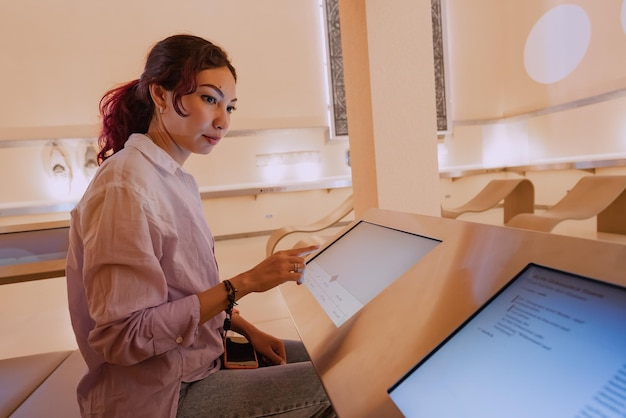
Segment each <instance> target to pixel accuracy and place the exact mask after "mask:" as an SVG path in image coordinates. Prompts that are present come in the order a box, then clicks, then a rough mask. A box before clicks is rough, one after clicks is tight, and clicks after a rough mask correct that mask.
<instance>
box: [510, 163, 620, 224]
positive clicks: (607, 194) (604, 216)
mask: <svg viewBox="0 0 626 418" xmlns="http://www.w3.org/2000/svg"><path fill="white" fill-rule="evenodd" d="M593 216H597V230H598V232H609V233H614V234H626V176H602V175H595V176H585V177H583V178H581V179H580V180H579V181H578V182H577V183H576V184H575V185H574V187H572V189H571V190H570V191H569V192H568V193H567V194H566V195H565V196H564V197H563V198H562V199H561V200H559V201H558V202H557V203H556V204H555V205H554V206H552V207H550V208H549V209H547V210H546V211H544V212H540V213H534V214H529V213H522V214H519V215H516V216H514V217H513V218H511V219H510V220H509V221H508V222H506V223H505V224H506V225H507V226H511V227H515V228H523V229H531V230H535V231H544V232H550V231H552V229H554V227H555V226H556V225H558V224H559V223H560V222H562V221H564V220H567V219H574V220H583V219H589V218H591V217H593Z"/></svg>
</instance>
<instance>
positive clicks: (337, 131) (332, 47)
mask: <svg viewBox="0 0 626 418" xmlns="http://www.w3.org/2000/svg"><path fill="white" fill-rule="evenodd" d="M443 1H445V0H431V16H432V27H433V57H434V72H435V97H436V107H437V133H438V134H440V135H441V134H444V133H446V132H447V131H448V129H449V115H448V106H447V95H446V80H447V75H446V65H445V61H446V60H445V57H446V47H445V27H444V23H445V22H444V13H443V5H442V2H443ZM322 8H323V13H324V24H325V28H326V43H327V45H326V51H327V65H328V78H329V87H330V92H329V93H330V94H329V96H330V106H329V111H330V117H329V119H330V137H331V138H338V137H347V135H348V112H347V107H346V95H345V83H344V73H343V55H342V49H341V25H340V22H339V0H323V4H322Z"/></svg>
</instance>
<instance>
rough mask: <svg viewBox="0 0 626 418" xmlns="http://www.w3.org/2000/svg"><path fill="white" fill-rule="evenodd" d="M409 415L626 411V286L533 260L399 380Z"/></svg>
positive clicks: (393, 393) (397, 391)
mask: <svg viewBox="0 0 626 418" xmlns="http://www.w3.org/2000/svg"><path fill="white" fill-rule="evenodd" d="M388 393H389V395H390V397H391V399H392V401H393V402H394V403H395V404H396V405H397V406H398V408H399V409H400V411H401V412H402V413H403V414H404V415H405V416H406V417H431V418H437V417H461V416H463V417H470V418H471V417H481V418H484V417H535V418H537V417H546V418H548V417H549V418H553V417H618V416H624V414H625V413H626V406H625V405H626V289H625V288H623V287H620V286H616V285H612V284H607V283H604V282H600V281H597V280H594V279H591V278H587V277H582V276H579V275H575V274H571V273H567V272H563V271H559V270H555V269H551V268H548V267H543V266H540V265H537V264H529V265H528V266H527V267H526V268H525V269H523V270H522V271H521V272H520V273H519V274H518V275H517V276H516V277H515V278H513V279H512V280H511V281H510V282H509V283H508V284H507V285H506V286H505V287H504V288H503V289H502V290H500V291H499V292H498V293H497V294H496V295H495V296H494V297H492V298H491V299H490V300H489V301H488V302H487V303H486V304H485V305H483V307H481V308H480V309H479V310H478V311H477V312H476V313H475V314H474V315H472V316H471V317H470V318H469V319H468V320H467V321H465V323H464V324H463V325H461V326H460V327H459V328H458V329H457V330H456V331H454V332H453V333H452V335H451V336H449V337H448V338H447V339H446V340H445V341H444V342H443V343H441V344H440V345H439V346H438V347H437V348H436V349H435V350H433V352H431V353H430V354H429V355H428V356H426V357H425V358H424V359H422V360H421V361H420V362H418V363H417V364H416V365H415V366H414V367H413V368H412V369H411V370H410V371H408V372H407V373H406V374H405V375H404V376H403V377H402V378H401V379H400V380H399V381H398V382H397V383H395V384H394V385H393V386H392V387H391V388H389V390H388Z"/></svg>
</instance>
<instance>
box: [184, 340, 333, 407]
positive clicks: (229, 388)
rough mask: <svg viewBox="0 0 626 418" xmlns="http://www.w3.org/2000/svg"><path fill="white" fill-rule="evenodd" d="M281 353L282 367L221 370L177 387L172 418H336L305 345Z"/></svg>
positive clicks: (290, 344)
mask: <svg viewBox="0 0 626 418" xmlns="http://www.w3.org/2000/svg"><path fill="white" fill-rule="evenodd" d="M285 350H286V352H287V364H285V365H281V366H267V367H259V368H258V369H222V370H220V371H218V372H217V373H213V374H212V375H210V376H208V377H206V378H205V379H202V380H199V381H197V382H193V383H182V385H181V389H180V400H179V401H178V413H177V418H192V417H193V418H200V417H211V418H217V417H275V416H280V417H285V418H309V417H320V418H321V417H324V418H325V417H335V416H336V415H335V412H334V411H333V408H332V406H331V405H330V401H329V400H328V397H327V396H326V392H325V391H324V388H323V387H322V384H321V382H320V380H319V377H318V376H317V373H316V372H315V369H314V368H313V365H312V364H311V362H310V361H309V356H308V355H307V353H306V350H305V349H304V345H303V344H302V343H301V342H300V341H285Z"/></svg>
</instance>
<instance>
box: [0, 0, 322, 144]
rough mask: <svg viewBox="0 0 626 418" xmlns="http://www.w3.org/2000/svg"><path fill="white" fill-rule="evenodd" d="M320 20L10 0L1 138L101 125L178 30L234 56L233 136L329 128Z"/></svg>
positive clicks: (5, 10) (185, 0)
mask: <svg viewBox="0 0 626 418" xmlns="http://www.w3.org/2000/svg"><path fill="white" fill-rule="evenodd" d="M319 13H320V9H319V6H318V1H317V0H306V1H297V2H294V1H291V0H266V1H262V2H259V1H255V0H242V1H237V2H227V1H217V0H207V1H195V0H180V1H176V2H162V1H161V2H136V1H132V2H128V1H124V0H110V1H106V2H99V1H97V2H93V1H80V0H58V1H53V2H42V1H39V0H24V1H19V2H2V5H0V31H1V34H2V36H0V51H2V65H1V66H0V90H1V91H2V92H3V100H2V101H1V102H0V134H1V133H2V129H6V128H12V127H17V128H22V127H24V128H28V127H42V126H43V127H50V126H52V127H55V126H76V125H79V126H80V125H93V124H96V123H97V121H98V120H97V104H98V101H99V99H100V97H101V96H102V94H103V93H104V91H105V90H106V89H108V88H110V87H112V86H113V85H115V84H118V83H121V82H124V81H127V80H130V79H133V78H138V77H139V75H140V73H141V70H142V68H143V63H144V58H145V55H146V53H147V51H148V49H149V48H150V47H151V46H152V44H153V43H154V42H156V41H157V40H159V39H161V38H163V37H165V36H167V35H170V34H173V33H177V32H188V33H193V34H196V35H200V36H203V37H206V38H208V39H211V40H214V41H215V42H217V43H218V44H220V45H222V46H223V47H224V48H225V49H226V50H227V51H228V52H229V53H230V55H231V57H232V60H233V63H234V65H235V66H236V67H237V69H238V71H239V77H240V80H239V83H238V96H239V99H240V100H239V103H238V108H239V110H238V111H237V114H236V116H235V117H234V119H233V126H232V128H233V129H260V128H270V127H271V128H276V127H281V128H284V127H309V126H324V125H326V101H325V92H324V86H325V81H324V74H325V72H324V71H325V69H324V66H323V62H322V58H323V57H322V56H321V55H320V53H319V51H320V49H321V45H322V42H323V40H322V36H321V30H322V27H321V25H320V21H319V19H318V16H319ZM2 136H3V135H0V137H2ZM2 139H5V138H2ZM10 139H13V138H10Z"/></svg>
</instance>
